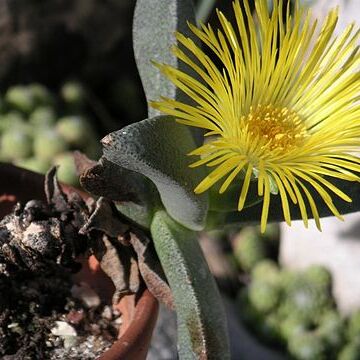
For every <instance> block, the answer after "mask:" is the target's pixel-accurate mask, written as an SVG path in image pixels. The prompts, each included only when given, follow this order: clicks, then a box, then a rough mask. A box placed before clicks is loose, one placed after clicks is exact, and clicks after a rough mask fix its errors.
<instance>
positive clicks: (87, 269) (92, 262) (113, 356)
mask: <svg viewBox="0 0 360 360" xmlns="http://www.w3.org/2000/svg"><path fill="white" fill-rule="evenodd" d="M63 190H64V191H65V192H66V193H68V192H71V191H77V192H78V193H80V194H81V196H83V197H84V198H86V197H88V196H89V195H87V194H86V193H84V192H81V191H79V190H76V189H74V188H72V187H69V186H66V185H63ZM31 199H41V200H45V194H44V176H43V175H40V174H37V173H34V172H31V171H27V170H25V169H21V168H18V167H16V166H13V165H10V164H4V163H0V218H2V217H3V216H4V215H6V214H7V213H9V212H10V211H11V209H12V207H13V206H14V205H15V203H16V202H17V201H22V202H26V201H27V200H31ZM82 263H83V268H82V270H81V271H80V272H79V273H78V274H76V275H75V276H74V280H75V281H78V280H81V281H84V280H85V281H86V282H87V283H89V284H90V285H91V287H92V288H94V289H95V290H96V291H97V292H98V293H99V294H100V296H101V297H102V298H103V299H104V300H106V301H111V296H112V294H113V292H114V286H113V284H112V282H111V280H110V279H109V278H108V277H107V276H106V275H105V274H104V273H103V272H102V270H101V269H100V267H99V263H98V262H97V260H96V259H95V257H93V256H92V257H90V258H89V259H86V260H83V261H82ZM114 306H115V307H116V308H118V309H119V310H120V311H121V313H122V319H123V323H122V325H121V328H120V330H119V338H118V340H117V341H115V342H114V344H113V345H112V347H111V348H110V349H109V350H107V351H106V352H105V353H104V354H103V355H102V356H101V357H100V359H101V360H142V359H145V358H146V354H147V352H148V348H149V345H150V340H151V336H152V332H153V329H154V326H155V323H156V320H157V315H158V302H157V300H156V299H155V298H154V297H153V296H152V294H151V293H150V292H149V291H148V290H147V289H145V290H144V291H143V292H142V293H141V294H140V295H139V296H138V298H135V296H134V295H129V296H125V297H123V298H122V300H121V301H120V302H119V303H118V304H116V305H114Z"/></svg>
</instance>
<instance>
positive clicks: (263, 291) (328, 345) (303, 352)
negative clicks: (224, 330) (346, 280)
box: [238, 254, 360, 360]
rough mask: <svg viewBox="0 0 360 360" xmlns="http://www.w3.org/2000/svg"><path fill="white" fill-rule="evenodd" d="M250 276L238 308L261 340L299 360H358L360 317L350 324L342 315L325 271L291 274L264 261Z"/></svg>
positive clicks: (313, 268)
mask: <svg viewBox="0 0 360 360" xmlns="http://www.w3.org/2000/svg"><path fill="white" fill-rule="evenodd" d="M252 256H253V254H252ZM248 270H249V282H248V284H247V285H246V286H245V287H244V288H242V289H241V290H240V291H239V294H238V307H239V312H240V315H241V317H242V319H243V321H244V322H245V323H246V324H247V325H248V326H249V328H250V329H251V330H252V331H253V332H254V333H255V334H256V335H257V336H258V337H259V338H260V339H261V340H263V341H264V342H265V343H268V344H269V345H272V346H275V347H278V348H281V349H283V350H285V351H287V352H288V354H289V355H290V356H291V357H292V358H294V359H298V360H321V359H338V360H357V359H360V311H359V312H356V313H354V314H353V315H352V316H351V317H349V318H348V319H345V318H343V317H342V316H341V315H340V314H339V313H338V311H337V309H336V304H335V301H334V299H333V297H332V293H331V288H332V279H331V274H330V272H329V271H328V270H327V269H326V268H325V267H323V266H320V265H313V266H310V267H309V268H307V269H306V270H304V271H302V272H300V271H289V270H285V269H280V268H279V266H278V264H277V263H276V262H274V261H273V260H270V259H261V260H259V261H257V262H256V263H255V264H254V265H253V266H252V267H251V268H248Z"/></svg>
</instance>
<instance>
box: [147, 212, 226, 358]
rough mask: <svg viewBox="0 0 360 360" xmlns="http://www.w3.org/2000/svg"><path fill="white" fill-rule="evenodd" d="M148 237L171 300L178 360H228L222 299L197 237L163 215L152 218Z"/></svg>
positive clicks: (161, 213)
mask: <svg viewBox="0 0 360 360" xmlns="http://www.w3.org/2000/svg"><path fill="white" fill-rule="evenodd" d="M151 234H152V237H153V240H154V244H155V248H156V252H157V254H158V256H159V258H160V262H161V264H162V266H163V269H164V271H165V275H166V277H167V279H168V281H169V284H170V287H171V290H172V292H173V296H174V301H175V309H176V314H177V319H178V344H179V356H180V359H186V360H188V359H189V360H190V359H194V360H195V359H222V360H226V359H230V354H229V344H228V338H227V328H226V318H225V312H224V309H223V305H222V301H221V297H220V294H219V291H218V289H217V286H216V284H215V281H214V278H213V277H212V275H211V273H210V271H209V268H208V265H207V263H206V260H205V259H204V256H203V254H202V251H201V249H200V246H199V243H198V239H197V236H196V234H195V233H194V232H192V231H189V230H187V229H185V228H184V227H182V226H181V225H179V224H177V223H176V222H174V221H173V220H172V219H171V218H170V217H169V216H168V215H167V214H166V212H165V211H159V212H157V213H156V214H155V216H154V219H153V222H152V225H151Z"/></svg>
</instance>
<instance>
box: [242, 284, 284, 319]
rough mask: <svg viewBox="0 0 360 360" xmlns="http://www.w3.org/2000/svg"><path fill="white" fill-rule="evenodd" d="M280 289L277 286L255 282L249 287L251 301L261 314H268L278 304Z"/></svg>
mask: <svg viewBox="0 0 360 360" xmlns="http://www.w3.org/2000/svg"><path fill="white" fill-rule="evenodd" d="M279 300H280V289H279V287H278V286H277V285H276V284H272V283H270V282H265V281H260V280H258V281H253V282H252V283H251V284H250V286H249V301H250V303H251V305H252V306H253V307H254V308H255V309H256V310H258V311H259V312H261V313H268V312H270V311H271V310H272V309H274V308H275V306H276V305H277V304H278V302H279Z"/></svg>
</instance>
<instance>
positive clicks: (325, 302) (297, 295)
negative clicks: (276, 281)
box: [283, 274, 330, 320]
mask: <svg viewBox="0 0 360 360" xmlns="http://www.w3.org/2000/svg"><path fill="white" fill-rule="evenodd" d="M284 296H285V299H284V304H283V306H284V309H287V311H288V313H289V314H290V313H293V314H295V315H296V316H299V317H300V318H302V319H304V320H307V319H310V320H314V319H316V318H318V317H319V316H321V314H322V313H324V311H325V310H327V309H328V308H329V306H330V302H329V294H328V293H327V292H326V291H324V290H323V289H319V288H317V287H316V286H314V284H313V283H312V282H311V281H309V280H308V279H307V278H306V277H305V276H304V275H303V274H297V275H296V276H294V277H293V280H292V281H290V282H288V283H287V285H286V286H285V287H284Z"/></svg>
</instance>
